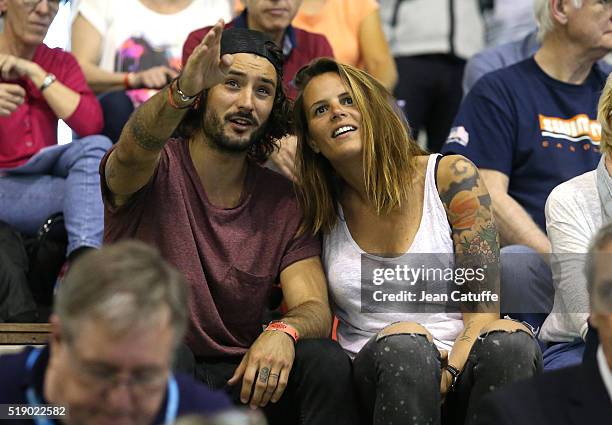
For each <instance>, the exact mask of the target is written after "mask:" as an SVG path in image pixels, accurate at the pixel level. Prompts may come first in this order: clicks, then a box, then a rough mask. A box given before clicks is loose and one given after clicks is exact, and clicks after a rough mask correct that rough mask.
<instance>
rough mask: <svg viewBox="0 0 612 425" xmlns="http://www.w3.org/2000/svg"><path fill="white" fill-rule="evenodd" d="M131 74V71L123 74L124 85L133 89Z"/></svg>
mask: <svg viewBox="0 0 612 425" xmlns="http://www.w3.org/2000/svg"><path fill="white" fill-rule="evenodd" d="M130 74H131V72H126V73H125V74H124V75H123V87H125V89H126V90H129V89H131V87H130Z"/></svg>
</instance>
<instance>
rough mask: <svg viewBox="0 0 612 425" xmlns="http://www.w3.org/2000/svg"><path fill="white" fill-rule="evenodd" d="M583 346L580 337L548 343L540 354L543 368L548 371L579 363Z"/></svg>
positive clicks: (582, 354)
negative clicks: (568, 340)
mask: <svg viewBox="0 0 612 425" xmlns="http://www.w3.org/2000/svg"><path fill="white" fill-rule="evenodd" d="M584 347H585V344H584V341H583V340H582V338H577V339H575V340H573V341H571V342H557V343H553V344H549V345H548V346H547V348H546V350H544V353H543V354H542V358H543V360H544V370H545V371H546V372H548V371H551V370H556V369H563V368H565V367H570V366H576V365H579V364H581V363H582V357H583V356H584Z"/></svg>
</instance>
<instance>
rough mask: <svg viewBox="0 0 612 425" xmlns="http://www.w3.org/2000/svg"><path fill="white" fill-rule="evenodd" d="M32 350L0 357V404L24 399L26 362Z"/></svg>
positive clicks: (30, 348)
mask: <svg viewBox="0 0 612 425" xmlns="http://www.w3.org/2000/svg"><path fill="white" fill-rule="evenodd" d="M32 350H33V349H32V347H27V348H25V349H24V350H22V351H19V352H17V353H11V354H3V355H1V356H0V382H2V385H0V403H10V402H17V401H19V400H21V399H23V398H24V394H25V393H24V391H22V387H23V384H24V382H25V376H26V360H27V358H28V355H29V354H30V352H31V351H32Z"/></svg>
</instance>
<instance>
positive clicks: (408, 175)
mask: <svg viewBox="0 0 612 425" xmlns="http://www.w3.org/2000/svg"><path fill="white" fill-rule="evenodd" d="M327 72H334V73H336V74H338V75H339V76H340V78H341V79H342V81H343V82H344V84H345V85H346V86H347V87H348V89H349V91H350V93H351V94H352V96H353V102H354V103H355V105H356V107H357V109H358V110H359V112H360V113H361V119H362V123H361V127H360V130H361V137H362V141H363V176H364V181H365V191H366V195H367V197H368V200H369V201H370V202H371V204H372V205H373V207H374V208H375V210H376V212H377V213H378V214H386V213H389V212H391V211H392V210H393V209H394V208H396V207H398V206H400V205H401V204H402V202H405V201H406V200H407V198H408V195H409V194H410V192H411V189H412V186H413V184H412V182H413V177H414V174H415V161H414V157H415V156H417V155H422V154H424V153H425V152H424V151H423V150H422V149H421V148H420V147H419V146H418V145H417V144H416V142H415V141H414V140H413V139H412V138H411V137H410V131H409V127H408V123H407V122H406V120H405V119H404V118H403V115H402V113H401V111H400V110H399V108H398V107H397V106H396V104H395V100H394V99H393V98H392V96H391V95H390V94H389V92H388V91H387V90H386V89H385V87H384V86H382V85H381V84H380V83H379V82H378V81H377V80H376V79H375V78H374V77H372V76H371V75H369V74H367V73H366V72H364V71H362V70H360V69H357V68H355V67H353V66H350V65H343V64H340V63H337V62H336V61H334V60H333V59H328V58H321V59H317V60H315V61H313V62H312V63H311V64H310V65H308V66H306V67H304V68H302V69H301V70H300V71H299V72H298V74H297V76H296V79H295V83H296V86H297V88H298V90H299V92H298V97H297V99H296V101H295V106H294V120H295V130H296V134H297V139H298V147H297V154H296V169H297V173H298V184H297V185H296V186H297V194H298V200H299V202H300V205H301V207H302V210H303V213H304V219H303V222H302V227H301V231H302V232H312V233H315V234H316V233H318V232H319V231H324V232H328V231H330V230H331V229H332V227H333V226H334V224H335V223H336V220H337V213H338V211H337V205H338V195H339V191H340V185H339V183H338V178H337V176H336V173H335V171H334V169H333V167H332V165H331V163H330V162H329V161H328V160H327V159H326V158H325V157H323V156H322V155H319V154H317V153H316V152H315V151H314V150H312V148H311V147H310V145H309V143H308V139H309V137H310V135H309V131H308V118H307V117H306V110H305V105H304V90H305V89H306V86H307V85H308V83H309V82H310V81H311V80H312V79H313V78H314V77H316V76H318V75H321V74H325V73H327Z"/></svg>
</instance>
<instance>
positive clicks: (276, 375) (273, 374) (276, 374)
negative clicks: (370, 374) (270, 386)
mask: <svg viewBox="0 0 612 425" xmlns="http://www.w3.org/2000/svg"><path fill="white" fill-rule="evenodd" d="M273 376H274V377H275V378H278V376H279V375H278V373H271V374H270V378H272V377H273Z"/></svg>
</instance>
